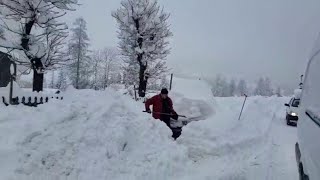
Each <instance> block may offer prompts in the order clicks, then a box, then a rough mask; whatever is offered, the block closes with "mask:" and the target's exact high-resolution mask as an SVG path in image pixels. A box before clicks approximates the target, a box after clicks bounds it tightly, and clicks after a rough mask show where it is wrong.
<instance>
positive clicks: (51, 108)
mask: <svg viewBox="0 0 320 180" xmlns="http://www.w3.org/2000/svg"><path fill="white" fill-rule="evenodd" d="M5 111H6V113H0V145H1V146H0V147H1V148H0V159H1V161H0V162H1V163H0V169H1V177H2V178H4V179H10V178H9V177H11V179H159V180H160V179H170V178H172V177H175V176H179V172H181V173H182V172H184V170H183V169H184V167H183V166H181V165H182V164H184V165H187V164H188V163H191V161H190V160H189V159H188V157H187V150H186V148H184V147H183V146H178V145H177V144H176V143H175V142H174V141H172V139H171V137H170V136H171V134H170V130H168V128H167V127H166V126H165V125H164V124H163V123H161V122H159V121H155V120H153V119H151V118H146V116H145V114H142V113H140V112H141V109H140V105H138V104H137V103H136V102H133V101H132V100H131V99H130V98H128V97H124V96H121V95H120V94H119V93H116V92H114V91H103V92H95V91H91V90H82V91H71V90H70V91H68V92H66V94H65V99H64V101H52V102H50V103H48V104H44V105H41V106H39V107H38V108H29V107H26V106H9V107H6V109H5ZM138 112H139V113H138ZM8 162H10V163H9V164H8Z"/></svg>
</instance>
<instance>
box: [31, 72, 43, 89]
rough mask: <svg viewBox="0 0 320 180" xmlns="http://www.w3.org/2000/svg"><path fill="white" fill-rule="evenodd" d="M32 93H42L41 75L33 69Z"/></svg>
mask: <svg viewBox="0 0 320 180" xmlns="http://www.w3.org/2000/svg"><path fill="white" fill-rule="evenodd" d="M32 91H36V92H40V91H43V73H38V72H37V70H36V69H33V85H32Z"/></svg>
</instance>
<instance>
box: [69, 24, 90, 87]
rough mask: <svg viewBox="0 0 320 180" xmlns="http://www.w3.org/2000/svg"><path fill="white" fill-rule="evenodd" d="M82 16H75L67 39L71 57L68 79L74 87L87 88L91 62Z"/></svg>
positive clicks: (85, 27) (85, 26)
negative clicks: (68, 39)
mask: <svg viewBox="0 0 320 180" xmlns="http://www.w3.org/2000/svg"><path fill="white" fill-rule="evenodd" d="M86 24H87V23H86V21H85V20H84V19H83V18H77V19H76V20H75V22H74V23H73V26H74V27H73V28H72V29H71V31H72V35H71V39H70V41H69V52H70V56H71V59H72V63H71V65H70V79H71V81H72V84H73V86H75V88H76V89H83V88H88V86H89V85H90V82H89V79H90V78H89V76H90V72H91V65H92V64H91V62H90V61H89V60H90V57H89V56H88V52H89V50H88V48H89V37H88V35H87V25H86Z"/></svg>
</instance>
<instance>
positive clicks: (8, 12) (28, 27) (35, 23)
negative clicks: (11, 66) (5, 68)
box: [0, 0, 77, 91]
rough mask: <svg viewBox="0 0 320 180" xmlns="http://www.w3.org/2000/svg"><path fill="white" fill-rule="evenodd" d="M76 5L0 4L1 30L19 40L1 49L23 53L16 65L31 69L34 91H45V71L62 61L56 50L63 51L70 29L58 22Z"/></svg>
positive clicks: (42, 1)
mask: <svg viewBox="0 0 320 180" xmlns="http://www.w3.org/2000/svg"><path fill="white" fill-rule="evenodd" d="M76 4H77V0H63V1H57V0H23V1H18V0H0V14H1V20H2V25H1V26H2V28H4V30H5V31H6V32H8V33H11V34H12V35H14V36H15V37H17V39H19V41H16V39H15V38H10V39H8V38H7V40H6V42H5V43H1V44H0V46H1V47H4V48H7V49H11V50H15V51H17V50H18V51H22V52H23V53H21V54H23V55H24V58H23V59H22V60H21V57H19V58H20V59H19V60H17V59H16V61H17V62H18V63H19V64H22V65H28V66H30V67H31V68H32V70H33V74H34V75H33V91H42V90H43V82H44V78H43V73H44V71H45V70H46V69H47V68H50V67H52V66H53V65H54V64H56V62H57V61H59V62H60V61H61V60H62V59H61V57H63V56H60V55H59V53H58V52H60V51H61V48H56V46H57V44H59V45H58V46H60V47H61V45H62V40H63V39H64V38H65V35H66V34H65V33H64V30H66V29H67V26H66V24H65V23H59V22H58V19H59V18H60V17H62V16H64V15H65V14H66V12H67V11H70V10H72V9H71V6H72V5H76ZM12 24H13V25H12ZM16 53H17V52H16ZM63 60H64V59H63Z"/></svg>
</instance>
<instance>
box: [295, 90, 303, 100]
mask: <svg viewBox="0 0 320 180" xmlns="http://www.w3.org/2000/svg"><path fill="white" fill-rule="evenodd" d="M301 92H302V90H301V89H295V90H294V98H295V99H300V98H301Z"/></svg>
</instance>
